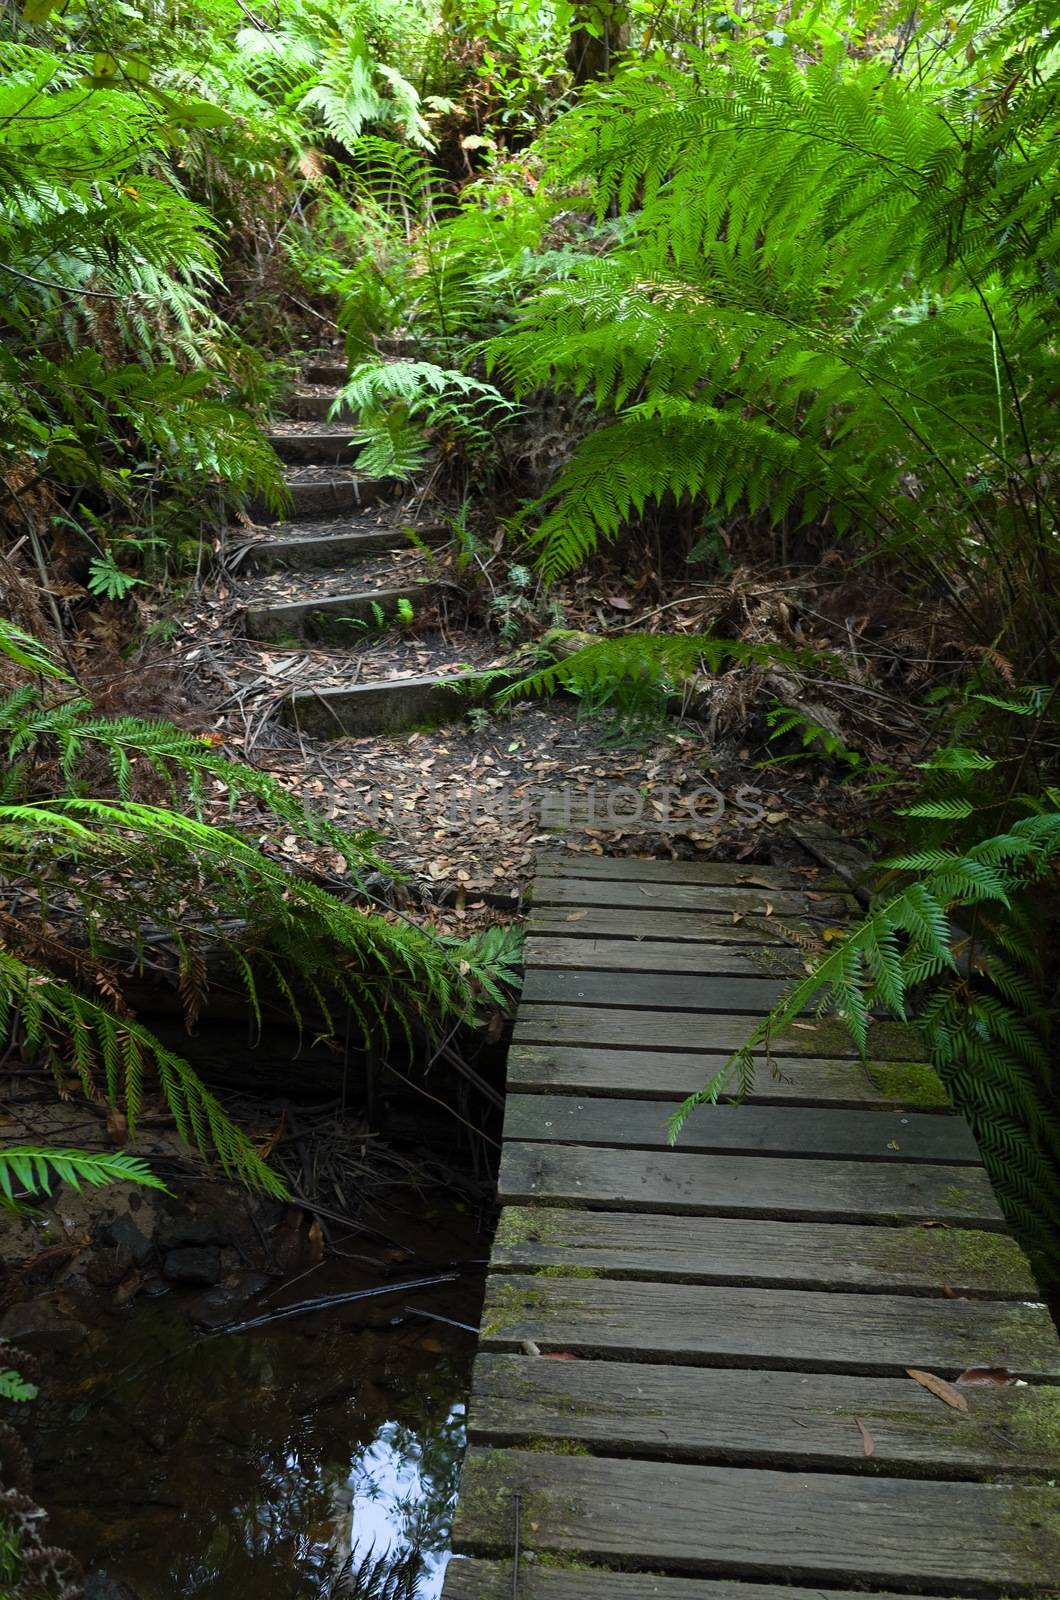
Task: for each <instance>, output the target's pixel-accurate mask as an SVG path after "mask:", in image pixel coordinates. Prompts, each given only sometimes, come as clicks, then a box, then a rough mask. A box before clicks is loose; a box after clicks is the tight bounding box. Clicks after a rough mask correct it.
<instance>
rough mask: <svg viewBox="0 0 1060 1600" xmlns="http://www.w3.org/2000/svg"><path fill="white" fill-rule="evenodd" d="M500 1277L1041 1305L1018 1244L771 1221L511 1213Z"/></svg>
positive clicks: (947, 1231)
mask: <svg viewBox="0 0 1060 1600" xmlns="http://www.w3.org/2000/svg"><path fill="white" fill-rule="evenodd" d="M491 1261H492V1266H493V1270H494V1271H495V1272H496V1271H497V1270H498V1269H500V1270H501V1271H512V1270H516V1271H518V1270H522V1271H528V1270H533V1269H534V1268H540V1267H553V1268H560V1269H565V1270H567V1271H573V1272H580V1273H590V1272H592V1273H600V1274H604V1275H606V1276H608V1277H616V1278H644V1279H648V1280H653V1281H657V1282H665V1281H667V1280H671V1281H677V1282H684V1283H743V1284H761V1285H771V1286H773V1287H774V1288H776V1287H783V1286H787V1287H790V1288H802V1289H848V1290H859V1291H861V1292H862V1293H872V1294H888V1293H891V1294H894V1293H899V1294H903V1293H904V1294H910V1293H916V1294H935V1295H944V1294H946V1293H947V1292H948V1293H949V1294H955V1295H976V1296H980V1297H985V1298H988V1299H998V1300H1036V1299H1037V1298H1038V1293H1039V1291H1038V1287H1037V1285H1036V1284H1035V1281H1034V1277H1033V1275H1032V1273H1031V1270H1030V1266H1029V1264H1028V1262H1027V1258H1026V1257H1025V1256H1024V1254H1023V1252H1022V1250H1021V1249H1020V1248H1019V1246H1018V1245H1017V1243H1016V1241H1015V1240H1014V1239H1010V1238H1009V1237H1008V1236H1007V1235H1006V1234H1001V1233H980V1232H977V1231H975V1230H970V1229H964V1228H922V1227H917V1226H915V1225H912V1226H908V1227H903V1228H873V1227H864V1226H858V1225H857V1224H849V1223H842V1222H829V1223H813V1222H777V1221H774V1220H773V1219H772V1218H759V1219H756V1220H748V1219H747V1218H743V1217H684V1216H682V1217H668V1216H665V1215H654V1214H650V1213H644V1212H636V1211H634V1212H630V1211H580V1210H577V1209H573V1208H560V1207H552V1206H508V1207H506V1208H505V1210H504V1211H502V1213H501V1219H500V1223H499V1224H498V1227H497V1236H496V1239H495V1240H494V1244H493V1252H492V1256H491Z"/></svg>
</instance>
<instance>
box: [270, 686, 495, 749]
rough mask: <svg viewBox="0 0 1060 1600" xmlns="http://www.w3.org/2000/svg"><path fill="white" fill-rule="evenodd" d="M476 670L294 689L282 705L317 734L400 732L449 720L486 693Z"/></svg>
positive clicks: (294, 721) (289, 719)
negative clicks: (444, 674) (335, 686)
mask: <svg viewBox="0 0 1060 1600" xmlns="http://www.w3.org/2000/svg"><path fill="white" fill-rule="evenodd" d="M480 682H481V678H480V675H479V674H478V673H475V672H460V673H452V674H450V675H449V676H448V677H439V676H427V677H420V678H382V679H379V680H377V681H376V682H374V683H354V684H349V685H346V686H341V687H338V688H325V689H298V690H296V691H295V692H294V694H292V695H291V696H290V697H289V698H288V699H287V700H285V701H284V704H283V708H282V716H283V720H284V721H285V722H286V723H287V724H288V726H290V727H294V728H298V729H300V730H301V732H303V733H308V734H312V735H315V736H316V737H317V738H319V739H341V738H343V737H347V736H353V737H357V736H359V735H366V734H390V733H404V732H405V731H406V730H407V729H409V728H415V727H420V726H422V725H424V724H427V725H430V724H436V723H440V722H453V721H456V720H457V719H458V718H459V717H461V716H463V714H464V713H465V712H466V711H467V710H468V708H469V707H470V706H473V705H475V704H476V703H477V701H478V700H479V699H481V698H483V696H484V695H485V694H486V693H488V690H487V689H485V688H483V689H481V690H477V685H478V684H479V683H480Z"/></svg>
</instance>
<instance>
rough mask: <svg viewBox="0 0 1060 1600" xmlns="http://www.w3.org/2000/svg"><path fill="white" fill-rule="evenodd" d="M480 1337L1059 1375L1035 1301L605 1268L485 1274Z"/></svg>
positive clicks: (801, 1366)
mask: <svg viewBox="0 0 1060 1600" xmlns="http://www.w3.org/2000/svg"><path fill="white" fill-rule="evenodd" d="M482 1338H483V1346H484V1348H486V1349H490V1348H492V1349H493V1350H512V1349H520V1348H522V1347H523V1345H524V1343H525V1341H527V1340H532V1341H533V1342H534V1343H535V1344H536V1345H538V1346H540V1348H541V1349H542V1350H565V1351H573V1352H574V1353H575V1354H576V1355H580V1356H586V1357H590V1356H598V1357H607V1358H609V1359H612V1360H621V1359H626V1360H636V1361H652V1362H657V1363H663V1362H669V1363H671V1364H673V1365H687V1366H693V1365H698V1366H732V1367H761V1368H776V1369H788V1370H794V1371H803V1372H815V1371H816V1372H822V1371H823V1372H848V1373H865V1374H880V1375H886V1376H902V1375H903V1374H904V1373H905V1370H906V1368H907V1367H922V1368H928V1369H930V1370H932V1371H935V1372H938V1373H940V1374H941V1375H942V1376H944V1377H953V1376H956V1374H958V1373H960V1372H962V1371H963V1370H964V1369H965V1368H966V1367H977V1366H983V1365H990V1366H995V1367H1006V1368H1008V1370H1009V1371H1010V1372H1011V1373H1013V1374H1014V1375H1015V1376H1017V1377H1022V1378H1032V1379H1033V1378H1048V1379H1051V1380H1053V1379H1055V1380H1060V1342H1058V1340H1057V1337H1056V1330H1055V1328H1054V1327H1053V1323H1052V1319H1051V1318H1050V1316H1049V1313H1048V1311H1047V1310H1046V1308H1045V1307H1044V1306H1042V1305H1037V1304H1028V1305H1024V1304H1019V1305H1016V1304H1013V1303H1012V1302H1003V1303H996V1302H994V1301H989V1300H958V1299H939V1300H930V1299H926V1298H924V1297H918V1296H911V1295H871V1296H870V1295H863V1294H842V1293H836V1292H833V1293H823V1294H822V1293H818V1292H815V1291H806V1290H800V1289H759V1288H743V1287H733V1286H728V1285H726V1286H723V1287H722V1286H713V1285H700V1284H685V1283H641V1282H633V1281H629V1282H626V1281H616V1280H614V1279H610V1278H550V1277H544V1276H541V1275H540V1274H537V1275H534V1274H531V1275H515V1274H513V1275H511V1276H498V1275H496V1274H495V1275H493V1276H492V1277H491V1278H490V1279H489V1281H488V1283H487V1286H486V1304H485V1309H484V1311H483V1333H482Z"/></svg>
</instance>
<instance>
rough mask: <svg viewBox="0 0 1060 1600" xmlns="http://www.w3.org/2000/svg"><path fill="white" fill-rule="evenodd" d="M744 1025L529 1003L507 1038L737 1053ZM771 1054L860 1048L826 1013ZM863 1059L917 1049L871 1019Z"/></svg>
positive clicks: (901, 1033)
mask: <svg viewBox="0 0 1060 1600" xmlns="http://www.w3.org/2000/svg"><path fill="white" fill-rule="evenodd" d="M750 1032H751V1024H750V1023H749V1022H748V1019H747V1017H746V1016H742V1015H738V1014H735V1013H725V1012H715V1013H712V1014H711V1015H710V1016H709V1017H706V1016H699V1015H697V1014H696V1013H695V1012H689V1011H657V1010H648V1009H643V1010H641V1009H639V1008H638V1009H629V1010H625V1009H622V1008H620V1007H618V1006H615V1007H614V1008H613V1009H608V1008H607V1007H605V1006H582V1005H558V1004H552V1005H532V1004H530V1003H529V1002H526V1001H524V1002H523V1004H522V1005H521V1006H520V1007H519V1015H518V1017H517V1019H516V1024H515V1032H514V1035H513V1038H514V1039H515V1042H516V1043H517V1044H563V1045H597V1046H599V1045H605V1046H615V1045H619V1046H621V1048H622V1049H624V1050H641V1049H644V1050H659V1049H665V1050H695V1051H701V1052H703V1053H708V1052H709V1053H716V1054H717V1053H721V1052H726V1053H727V1052H729V1051H732V1050H739V1049H740V1047H741V1046H742V1045H744V1044H746V1042H747V1036H748V1034H749V1033H750ZM770 1048H771V1051H772V1053H773V1055H774V1056H776V1057H777V1058H778V1059H779V1060H781V1062H783V1060H784V1059H785V1058H786V1057H791V1056H794V1057H798V1056H828V1057H836V1058H838V1059H840V1060H843V1059H851V1060H853V1059H855V1058H856V1057H857V1056H858V1054H859V1052H858V1049H857V1046H856V1045H855V1044H854V1042H853V1040H852V1039H851V1037H850V1035H849V1033H848V1032H847V1030H846V1028H845V1027H844V1026H843V1024H842V1023H841V1022H838V1021H836V1020H834V1019H832V1018H829V1017H821V1018H815V1019H814V1020H813V1021H812V1022H800V1023H794V1024H792V1026H791V1027H789V1028H787V1029H785V1030H784V1031H783V1032H782V1033H778V1034H776V1035H775V1036H774V1037H773V1038H772V1039H771V1040H770ZM866 1054H867V1056H868V1059H869V1060H870V1061H872V1060H878V1061H916V1060H917V1058H918V1057H919V1056H921V1055H922V1054H923V1051H922V1049H921V1045H920V1039H919V1037H918V1035H917V1032H916V1029H915V1028H914V1027H912V1026H911V1025H910V1024H908V1023H902V1022H876V1023H873V1024H872V1026H871V1027H870V1028H869V1035H868V1047H867V1051H866Z"/></svg>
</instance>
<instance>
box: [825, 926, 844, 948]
mask: <svg viewBox="0 0 1060 1600" xmlns="http://www.w3.org/2000/svg"><path fill="white" fill-rule="evenodd" d="M846 936H847V931H846V929H845V928H825V929H824V930H823V931H822V933H821V938H822V939H823V940H824V942H825V944H831V943H832V940H833V939H845V938H846Z"/></svg>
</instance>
